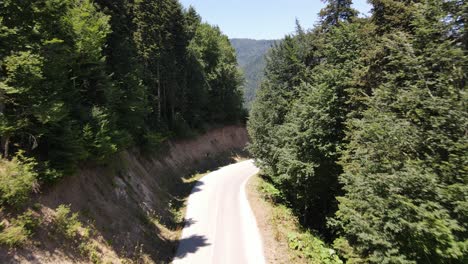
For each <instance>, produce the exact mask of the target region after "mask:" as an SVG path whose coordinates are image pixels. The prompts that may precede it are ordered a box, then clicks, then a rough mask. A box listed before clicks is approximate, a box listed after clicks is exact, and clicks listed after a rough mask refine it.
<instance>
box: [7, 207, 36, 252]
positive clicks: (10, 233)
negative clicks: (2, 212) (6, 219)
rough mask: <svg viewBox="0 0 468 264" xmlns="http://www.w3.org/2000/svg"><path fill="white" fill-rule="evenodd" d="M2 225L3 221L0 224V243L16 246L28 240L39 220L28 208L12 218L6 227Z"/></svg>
mask: <svg viewBox="0 0 468 264" xmlns="http://www.w3.org/2000/svg"><path fill="white" fill-rule="evenodd" d="M4 225H5V224H4V223H2V224H1V225H0V228H1V231H0V244H2V245H6V246H8V247H18V246H22V245H24V244H25V243H26V242H27V241H28V239H29V237H30V236H31V235H32V234H33V232H34V230H35V229H36V228H37V226H38V225H39V220H38V219H37V218H36V216H34V214H33V212H32V211H30V210H28V211H26V212H24V213H23V214H21V215H19V216H18V217H17V218H13V219H12V220H11V221H10V223H9V224H8V225H7V226H6V227H5V226H4Z"/></svg>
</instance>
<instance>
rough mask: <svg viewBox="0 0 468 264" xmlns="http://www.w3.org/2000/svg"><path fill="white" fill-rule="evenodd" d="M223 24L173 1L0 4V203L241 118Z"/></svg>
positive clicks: (7, 0)
mask: <svg viewBox="0 0 468 264" xmlns="http://www.w3.org/2000/svg"><path fill="white" fill-rule="evenodd" d="M242 82H243V80H242V76H241V73H240V72H239V70H238V66H237V61H236V57H235V52H234V49H233V48H232V47H231V44H230V42H229V39H228V38H227V36H225V35H223V34H222V33H221V31H220V29H219V28H218V27H215V26H211V25H209V24H207V23H203V22H202V20H201V17H200V16H199V15H198V14H197V12H196V11H195V10H194V9H193V8H188V9H185V8H183V7H182V6H181V4H180V3H179V2H178V1H177V0H161V1H153V0H138V1H132V0H116V1H105V0H96V1H92V0H38V1H29V0H4V1H0V135H1V144H0V150H1V153H2V157H3V159H2V160H1V162H2V168H6V169H5V170H3V169H2V171H0V175H1V177H0V205H1V206H17V205H19V204H21V203H22V202H24V199H26V197H27V195H28V193H30V192H31V191H33V190H37V188H38V186H40V185H41V184H48V183H53V182H55V181H57V180H58V179H60V178H62V177H63V176H64V175H67V174H71V173H73V172H74V171H76V169H77V168H78V166H79V165H80V164H81V163H83V162H88V161H91V162H93V163H96V164H102V163H105V162H106V159H107V158H108V157H109V156H111V155H113V154H114V153H116V152H119V151H121V150H124V149H126V148H130V147H139V148H141V149H142V150H144V151H154V150H156V149H157V147H158V146H159V144H160V143H161V142H163V141H164V140H166V139H168V138H173V137H190V136H191V135H193V134H195V133H197V132H202V131H204V130H206V129H207V128H209V126H210V125H213V124H231V123H237V122H241V121H242V120H244V119H245V113H244V110H243V109H242V92H241V90H240V87H241V84H242Z"/></svg>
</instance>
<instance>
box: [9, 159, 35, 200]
mask: <svg viewBox="0 0 468 264" xmlns="http://www.w3.org/2000/svg"><path fill="white" fill-rule="evenodd" d="M35 166H36V162H35V161H34V159H33V158H26V157H24V156H23V155H22V152H20V153H19V154H18V155H17V156H16V157H15V158H13V159H12V160H6V159H0V205H11V206H19V205H21V204H23V203H24V202H25V201H26V200H27V199H28V196H29V194H30V193H31V191H33V190H34V188H37V186H38V183H37V173H36V171H35V169H34V168H35Z"/></svg>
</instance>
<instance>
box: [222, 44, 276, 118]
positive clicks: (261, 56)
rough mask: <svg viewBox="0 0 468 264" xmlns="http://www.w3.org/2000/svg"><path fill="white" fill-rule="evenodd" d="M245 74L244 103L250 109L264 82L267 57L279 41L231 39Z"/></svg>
mask: <svg viewBox="0 0 468 264" xmlns="http://www.w3.org/2000/svg"><path fill="white" fill-rule="evenodd" d="M230 42H231V44H232V46H233V47H234V49H235V50H236V55H237V60H238V62H239V66H240V68H241V69H242V71H243V74H244V78H245V81H244V103H245V106H246V108H248V109H250V107H251V104H252V102H253V100H254V99H255V95H256V92H257V90H258V88H259V87H260V83H261V82H262V80H263V77H264V76H263V72H264V69H265V66H266V56H267V53H268V51H269V50H270V49H271V47H272V46H273V45H274V44H275V43H276V42H278V41H277V40H254V39H230Z"/></svg>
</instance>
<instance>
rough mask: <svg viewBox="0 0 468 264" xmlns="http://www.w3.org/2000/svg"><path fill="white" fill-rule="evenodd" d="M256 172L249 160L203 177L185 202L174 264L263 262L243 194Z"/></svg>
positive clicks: (252, 221)
mask: <svg viewBox="0 0 468 264" xmlns="http://www.w3.org/2000/svg"><path fill="white" fill-rule="evenodd" d="M257 172H258V168H257V167H255V165H254V164H253V161H252V160H248V161H243V162H239V163H236V164H232V165H229V166H226V167H223V168H221V169H219V170H217V171H215V172H212V173H210V174H208V175H206V176H205V177H203V178H202V179H201V180H200V181H199V182H198V183H197V184H196V186H195V187H194V188H193V190H192V193H191V194H190V197H189V199H188V205H187V213H186V216H185V220H186V225H185V228H184V230H183V232H182V237H181V240H180V244H179V247H178V249H177V253H176V257H175V259H174V261H173V263H174V264H179V263H190V264H198V263H200V264H201V263H203V264H209V263H213V264H230V263H232V264H243V263H255V264H263V263H265V258H264V255H263V247H262V242H261V237H260V232H259V230H258V227H257V223H256V220H255V216H254V214H253V212H252V209H251V208H250V205H249V202H248V200H247V195H246V192H245V185H246V183H247V180H248V179H249V178H250V177H251V176H253V175H255V174H256V173H257Z"/></svg>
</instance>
